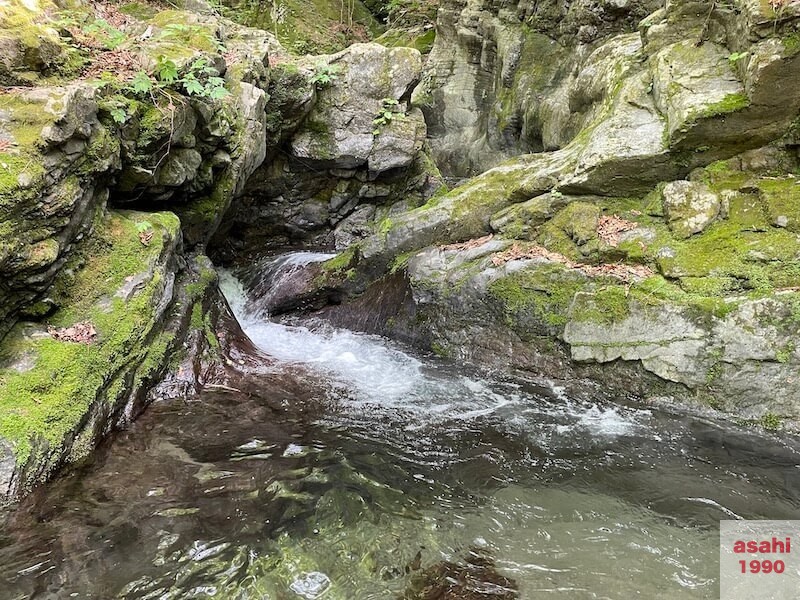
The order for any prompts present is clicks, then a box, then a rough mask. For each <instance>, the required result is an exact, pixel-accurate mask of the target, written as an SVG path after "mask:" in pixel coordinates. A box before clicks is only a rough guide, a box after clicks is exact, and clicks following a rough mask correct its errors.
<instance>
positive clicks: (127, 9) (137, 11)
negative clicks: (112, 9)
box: [119, 2, 158, 21]
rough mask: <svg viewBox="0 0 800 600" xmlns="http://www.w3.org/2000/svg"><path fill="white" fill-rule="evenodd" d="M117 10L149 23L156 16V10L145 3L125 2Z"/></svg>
mask: <svg viewBox="0 0 800 600" xmlns="http://www.w3.org/2000/svg"><path fill="white" fill-rule="evenodd" d="M119 10H120V12H121V13H123V14H126V15H129V16H131V17H133V18H134V19H139V20H140V21H149V20H150V19H152V18H153V17H155V16H156V14H158V9H156V8H155V7H154V6H153V5H151V4H147V3H145V2H126V3H125V4H123V5H121V6H120V7H119Z"/></svg>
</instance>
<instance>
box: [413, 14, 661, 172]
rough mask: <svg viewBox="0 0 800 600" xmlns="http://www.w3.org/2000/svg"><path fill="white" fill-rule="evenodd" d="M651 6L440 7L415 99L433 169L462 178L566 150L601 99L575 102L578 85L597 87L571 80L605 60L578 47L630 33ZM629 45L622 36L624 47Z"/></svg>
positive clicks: (617, 55)
mask: <svg viewBox="0 0 800 600" xmlns="http://www.w3.org/2000/svg"><path fill="white" fill-rule="evenodd" d="M657 4H658V3H656V2H649V1H647V2H615V3H606V5H605V6H603V7H602V8H601V7H599V6H598V3H597V2H594V1H587V2H584V1H577V2H571V3H566V4H565V3H558V2H555V1H545V2H532V1H530V0H517V1H515V2H513V3H512V4H510V5H507V6H506V5H504V6H502V7H501V6H500V5H497V4H495V3H492V2H489V1H488V0H478V1H475V2H467V3H465V2H448V3H446V5H445V6H442V8H441V10H440V11H439V12H438V17H437V27H436V31H437V35H436V41H435V43H434V46H433V49H432V51H431V54H430V56H429V59H428V63H427V65H426V68H425V72H424V74H423V78H422V83H421V85H420V86H419V87H418V88H417V89H416V90H415V92H414V96H413V103H414V105H416V106H418V107H420V108H421V109H422V111H423V112H424V113H425V118H426V122H427V124H428V128H429V130H430V138H431V145H432V149H433V153H434V157H435V158H436V161H437V164H439V166H440V168H442V169H443V170H444V172H445V173H446V174H448V175H454V176H461V177H463V176H468V175H474V174H476V173H479V172H481V171H484V170H486V169H488V168H491V167H494V166H496V165H497V164H499V163H500V162H501V161H502V160H503V159H505V158H508V157H511V156H516V155H519V154H522V153H528V152H539V151H542V150H555V149H558V148H561V147H563V146H564V145H566V144H567V143H568V142H569V141H570V140H571V139H572V138H573V137H574V136H575V135H577V134H578V133H579V131H580V129H581V127H582V126H583V125H584V124H586V122H587V121H591V120H592V119H593V117H594V116H595V115H593V114H592V113H593V112H594V111H595V110H596V108H597V106H598V105H599V104H600V102H601V101H602V99H603V98H602V96H594V97H592V98H591V101H590V102H588V103H580V104H579V103H578V102H573V100H572V98H576V99H577V98H579V97H580V96H581V95H582V94H581V91H580V88H582V87H583V86H584V84H585V83H588V84H589V87H595V89H596V88H599V86H600V85H602V83H603V81H604V76H601V75H600V74H599V73H597V75H598V76H597V77H596V78H595V79H594V81H592V79H591V78H590V77H586V78H584V79H583V81H581V82H580V83H578V82H577V81H576V75H577V73H578V72H579V71H580V70H581V68H582V67H584V66H590V68H596V67H598V66H600V65H598V64H594V65H593V63H594V62H595V61H596V60H598V59H599V58H600V56H602V55H603V53H602V52H601V53H600V55H598V56H595V57H591V56H590V52H587V46H581V44H587V43H589V42H597V41H600V40H606V39H608V38H609V37H610V36H611V35H612V34H614V33H622V32H631V31H633V30H634V29H635V26H636V23H637V22H638V21H639V20H640V19H642V18H644V17H645V16H646V15H647V14H648V13H649V12H650V11H652V10H655V9H656V8H658V6H657ZM601 12H602V16H601V17H599V16H598V15H599V13H601ZM635 37H637V38H638V36H635ZM633 39H634V37H631V36H628V42H630V41H631V40H633ZM556 40H557V41H556ZM637 42H638V39H637ZM624 45H625V43H623V44H620V45H619V47H618V48H616V52H608V53H606V54H605V56H603V60H601V61H599V62H603V63H605V64H604V65H602V66H601V69H603V70H605V69H604V67H605V66H609V67H611V65H612V63H615V62H620V61H621V60H624V55H625V54H626V52H625V50H624V49H623V48H622V47H623V46H624ZM598 70H599V69H598ZM606 72H607V73H609V74H614V73H615V69H614V68H609V69H608V70H607V71H606ZM616 74H617V75H619V71H616ZM575 88H577V89H575ZM573 90H575V93H573ZM584 97H587V98H589V97H591V96H589V95H586V96H584Z"/></svg>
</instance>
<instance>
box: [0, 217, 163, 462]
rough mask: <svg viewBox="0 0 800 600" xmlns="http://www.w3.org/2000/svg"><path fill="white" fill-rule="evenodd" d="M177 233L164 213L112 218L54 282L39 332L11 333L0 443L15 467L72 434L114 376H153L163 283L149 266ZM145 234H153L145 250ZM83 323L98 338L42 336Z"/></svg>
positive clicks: (1, 393)
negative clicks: (55, 306) (142, 369)
mask: <svg viewBox="0 0 800 600" xmlns="http://www.w3.org/2000/svg"><path fill="white" fill-rule="evenodd" d="M178 227H179V223H178V220H177V218H176V217H175V216H174V215H172V214H170V213H157V214H147V215H145V214H142V213H111V214H110V215H109V216H108V217H107V218H105V219H103V220H101V221H100V222H98V223H97V224H96V232H95V236H94V237H93V239H92V240H91V242H90V243H88V244H87V245H86V246H85V247H84V249H83V252H82V256H81V257H80V259H77V260H76V261H75V264H73V266H72V268H70V269H65V270H64V273H63V275H62V276H61V278H60V280H59V281H57V284H56V287H55V291H54V296H55V297H56V298H57V302H58V303H59V304H60V305H61V308H60V309H59V310H58V311H57V312H56V313H55V314H53V315H52V316H51V317H50V318H48V319H47V321H46V322H44V323H42V324H41V325H40V326H37V327H35V328H33V329H31V328H30V327H26V326H24V325H22V324H20V325H18V326H17V327H16V328H15V329H14V330H13V331H12V333H11V334H9V337H8V339H7V343H5V344H4V348H3V353H2V365H3V366H2V368H0V436H2V437H4V438H6V439H8V440H9V441H10V442H11V443H12V445H13V447H14V452H15V454H16V456H17V460H18V463H19V464H24V463H25V461H26V460H27V459H28V458H29V457H30V455H31V452H32V451H33V450H34V449H40V448H42V446H41V444H42V443H44V446H45V447H46V446H49V447H50V449H51V451H52V450H54V449H57V448H58V447H59V445H60V444H61V443H62V442H63V441H64V440H65V439H68V438H69V436H70V434H71V433H74V432H77V431H78V430H79V429H80V428H81V427H82V426H83V425H84V422H85V419H86V418H87V416H88V411H89V408H90V406H91V405H92V404H93V403H94V402H95V401H96V400H97V399H98V398H99V397H100V396H101V394H102V390H103V389H104V388H105V387H106V386H108V385H109V383H110V382H112V381H113V380H114V379H115V377H117V375H118V374H119V373H120V372H121V371H133V370H135V369H136V367H137V365H141V364H150V367H148V368H147V370H148V371H152V368H153V365H155V364H156V363H158V362H159V361H160V360H161V359H162V358H163V354H164V352H166V349H165V348H166V346H165V344H164V343H158V344H155V345H152V346H151V345H150V344H148V343H147V338H148V336H149V335H150V333H151V332H152V331H153V329H154V326H155V325H156V323H155V307H156V306H157V305H158V304H159V297H160V294H161V291H162V289H163V285H164V282H163V281H162V280H161V279H162V278H161V275H160V273H159V271H158V270H157V269H155V266H156V263H157V262H158V261H159V257H161V255H162V253H163V252H164V251H165V246H166V245H167V244H168V243H169V240H172V239H174V238H175V236H176V235H178ZM143 232H152V237H150V239H149V241H148V243H147V245H144V244H143V242H142V241H141V239H140V234H141V233H143ZM145 239H146V236H145ZM80 263H82V266H81V264H80ZM128 288H129V289H128ZM85 322H89V323H91V325H92V326H93V327H94V329H95V331H96V336H95V337H94V339H92V340H91V341H89V342H88V343H84V342H80V341H68V340H67V339H57V337H56V336H54V335H52V334H50V333H47V328H55V330H56V331H58V330H61V328H67V327H72V326H74V325H76V324H77V323H85ZM156 341H158V340H156ZM161 342H164V340H161ZM158 348H162V350H163V352H161V355H160V356H158V357H157V356H156V354H158V352H157V350H158ZM148 356H149V357H150V358H149V359H148V360H149V363H148V362H147V360H145V359H147V357H148ZM143 376H144V375H143Z"/></svg>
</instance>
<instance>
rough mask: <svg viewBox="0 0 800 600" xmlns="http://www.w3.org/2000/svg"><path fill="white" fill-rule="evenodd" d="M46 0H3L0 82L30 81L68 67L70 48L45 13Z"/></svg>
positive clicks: (50, 7)
mask: <svg viewBox="0 0 800 600" xmlns="http://www.w3.org/2000/svg"><path fill="white" fill-rule="evenodd" d="M55 10H56V7H55V5H54V4H52V3H51V2H49V1H47V0H6V1H4V2H3V7H2V11H0V85H3V86H10V85H31V84H33V83H36V82H38V81H39V80H41V79H42V78H45V77H48V76H53V75H57V74H59V73H60V72H68V71H69V70H70V64H69V63H70V59H71V54H72V51H71V49H70V47H69V46H68V44H67V43H66V41H65V40H64V39H62V38H61V37H60V36H59V34H58V31H57V30H56V29H55V28H54V27H53V23H52V22H51V21H50V19H48V15H47V13H51V14H52V13H53V12H55Z"/></svg>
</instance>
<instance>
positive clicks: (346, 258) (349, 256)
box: [322, 245, 358, 273]
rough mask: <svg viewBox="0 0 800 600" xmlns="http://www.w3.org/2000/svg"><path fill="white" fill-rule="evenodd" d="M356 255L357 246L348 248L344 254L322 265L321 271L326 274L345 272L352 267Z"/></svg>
mask: <svg viewBox="0 0 800 600" xmlns="http://www.w3.org/2000/svg"><path fill="white" fill-rule="evenodd" d="M357 253H358V246H355V245H353V246H350V247H349V248H348V249H347V250H345V251H344V252H341V253H340V254H338V255H337V256H335V257H333V258H332V259H330V260H326V261H325V262H324V263H322V269H323V270H324V271H325V272H327V273H332V272H336V271H346V270H347V269H348V268H350V267H351V266H353V263H354V262H355V260H356V257H357Z"/></svg>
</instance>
